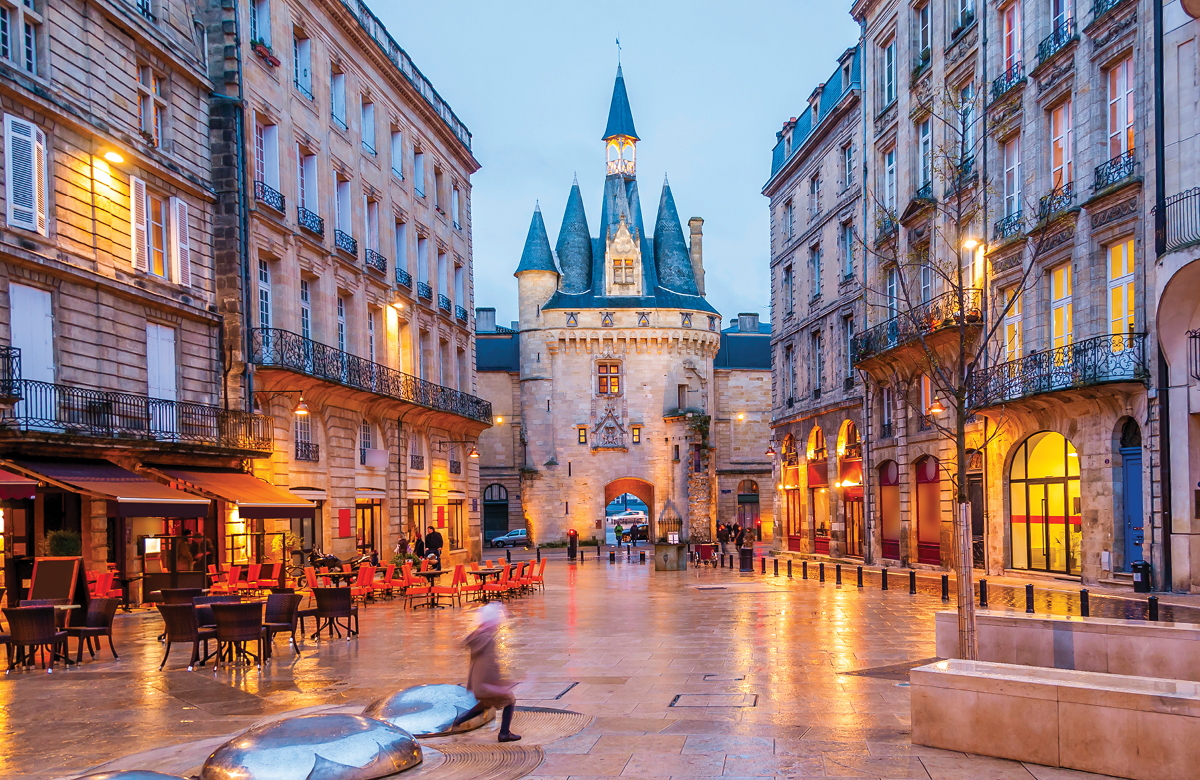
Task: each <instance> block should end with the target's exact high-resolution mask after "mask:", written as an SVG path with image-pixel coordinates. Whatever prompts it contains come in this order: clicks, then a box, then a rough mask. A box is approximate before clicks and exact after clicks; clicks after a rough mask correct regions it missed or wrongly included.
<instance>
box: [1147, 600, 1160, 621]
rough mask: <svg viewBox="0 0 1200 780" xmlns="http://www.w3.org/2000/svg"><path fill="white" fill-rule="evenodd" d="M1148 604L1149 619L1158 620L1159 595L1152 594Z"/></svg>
mask: <svg viewBox="0 0 1200 780" xmlns="http://www.w3.org/2000/svg"><path fill="white" fill-rule="evenodd" d="M1146 606H1147V607H1149V609H1150V616H1149V618H1148V619H1149V620H1158V596H1151V597H1150V598H1149V600H1147V601H1146Z"/></svg>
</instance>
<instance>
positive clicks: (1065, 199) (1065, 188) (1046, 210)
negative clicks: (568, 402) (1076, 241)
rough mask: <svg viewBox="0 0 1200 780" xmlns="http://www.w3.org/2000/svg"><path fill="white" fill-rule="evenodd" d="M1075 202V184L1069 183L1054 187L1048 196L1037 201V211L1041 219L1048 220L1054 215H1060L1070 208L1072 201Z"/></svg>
mask: <svg viewBox="0 0 1200 780" xmlns="http://www.w3.org/2000/svg"><path fill="white" fill-rule="evenodd" d="M1074 200H1075V182H1073V181H1069V182H1067V183H1066V184H1063V185H1062V186H1060V187H1055V188H1054V189H1052V190H1050V192H1049V194H1047V195H1043V196H1042V198H1041V200H1040V201H1038V211H1039V212H1040V213H1041V218H1042V219H1048V218H1050V217H1053V216H1054V215H1055V214H1061V213H1062V212H1064V211H1066V210H1067V209H1069V208H1071V203H1072V201H1074Z"/></svg>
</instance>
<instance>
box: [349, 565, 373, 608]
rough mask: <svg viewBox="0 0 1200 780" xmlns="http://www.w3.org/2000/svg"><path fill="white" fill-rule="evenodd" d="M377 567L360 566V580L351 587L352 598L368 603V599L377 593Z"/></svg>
mask: <svg viewBox="0 0 1200 780" xmlns="http://www.w3.org/2000/svg"><path fill="white" fill-rule="evenodd" d="M374 581H375V567H374V566H359V567H358V579H357V580H356V581H355V583H354V585H352V586H351V587H350V598H352V599H361V600H362V601H363V603H366V600H367V597H368V596H372V595H374V593H375V588H374V584H373V583H374Z"/></svg>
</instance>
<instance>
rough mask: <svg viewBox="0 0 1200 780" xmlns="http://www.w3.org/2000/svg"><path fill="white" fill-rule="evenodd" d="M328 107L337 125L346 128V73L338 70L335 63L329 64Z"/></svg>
mask: <svg viewBox="0 0 1200 780" xmlns="http://www.w3.org/2000/svg"><path fill="white" fill-rule="evenodd" d="M329 104H330V105H329V108H330V113H332V114H333V121H334V123H336V124H337V126H338V127H340V128H342V129H343V130H345V129H346V74H345V73H342V72H341V71H340V70H338V67H337V66H336V65H333V66H330V71H329Z"/></svg>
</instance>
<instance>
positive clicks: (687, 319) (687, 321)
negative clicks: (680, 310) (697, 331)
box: [683, 313, 692, 328]
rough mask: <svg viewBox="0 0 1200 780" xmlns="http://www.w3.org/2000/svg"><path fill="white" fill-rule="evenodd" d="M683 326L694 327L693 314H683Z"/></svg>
mask: <svg viewBox="0 0 1200 780" xmlns="http://www.w3.org/2000/svg"><path fill="white" fill-rule="evenodd" d="M683 327H685V328H690V327H692V315H691V314H688V313H684V314H683Z"/></svg>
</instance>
